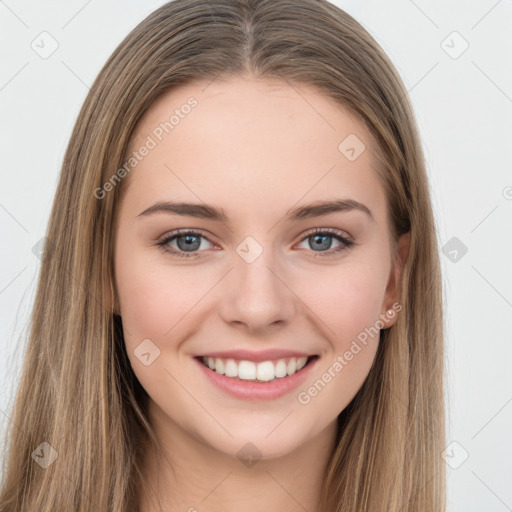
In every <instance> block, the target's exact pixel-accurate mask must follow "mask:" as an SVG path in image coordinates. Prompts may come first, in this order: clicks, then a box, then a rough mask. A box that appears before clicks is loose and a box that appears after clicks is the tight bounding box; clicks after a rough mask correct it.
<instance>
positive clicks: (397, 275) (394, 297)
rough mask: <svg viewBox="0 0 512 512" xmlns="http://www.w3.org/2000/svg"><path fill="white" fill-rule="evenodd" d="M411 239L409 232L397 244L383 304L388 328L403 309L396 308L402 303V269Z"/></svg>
mask: <svg viewBox="0 0 512 512" xmlns="http://www.w3.org/2000/svg"><path fill="white" fill-rule="evenodd" d="M410 239H411V237H410V232H409V231H408V232H407V233H404V234H403V235H402V236H400V238H399V239H398V242H397V246H396V251H395V258H394V259H393V263H392V265H391V271H390V276H389V281H388V286H387V288H386V294H385V300H384V303H383V312H382V314H383V315H384V316H385V317H386V328H388V327H391V326H392V325H393V324H394V323H395V321H396V317H397V314H396V313H397V311H399V310H400V309H402V308H401V305H400V309H398V308H396V307H395V305H396V304H397V303H399V301H400V297H399V288H400V281H401V275H402V268H403V266H404V263H405V261H406V259H407V256H408V254H409V244H410Z"/></svg>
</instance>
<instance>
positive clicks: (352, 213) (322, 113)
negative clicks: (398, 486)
mask: <svg viewBox="0 0 512 512" xmlns="http://www.w3.org/2000/svg"><path fill="white" fill-rule="evenodd" d="M299 92H300V94H299ZM171 116H173V117H171ZM165 123H167V124H165ZM347 137H348V139H347ZM345 139H346V140H345ZM371 146H372V140H371V137H370V134H369V133H368V132H367V131H366V129H365V128H364V125H363V124H362V123H361V122H360V121H359V120H358V119H357V117H355V116H354V115H352V114H351V113H350V112H349V111H348V110H346V109H344V108H342V107H340V106H339V105H337V104H335V103H334V102H332V100H330V99H328V98H327V97H325V96H324V95H322V94H321V93H320V92H319V91H317V90H315V89H313V88H310V87H305V86H300V87H298V86H294V87H291V86H289V85H288V84H287V83H286V82H276V81H268V80H256V79H253V78H248V77H245V78H242V77H239V78H233V79H230V80H229V81H224V82H215V81H214V82H212V83H209V82H202V83H197V84H193V85H187V86H184V87H182V88H180V89H175V90H173V91H171V92H168V93H166V94H165V95H163V96H161V97H160V98H159V100H158V101H157V102H155V103H154V104H153V105H152V106H151V108H150V109H149V110H148V111H147V112H146V113H145V115H144V117H143V118H142V120H141V122H140V123H139V125H138V126H137V129H136V131H135V133H134V135H133V137H132V139H131V143H130V148H129V154H130V155H132V153H133V152H137V155H138V156H136V158H137V160H136V161H135V160H133V161H132V165H133V164H134V163H135V164H136V165H134V166H133V168H132V170H131V171H130V173H129V175H128V176H127V177H125V178H124V179H125V182H123V183H122V184H121V186H123V187H126V189H125V190H123V197H122V201H121V204H120V207H119V210H118V212H117V221H116V232H115V256H114V257H115V280H116V287H117V291H118V297H119V305H118V307H119V309H118V313H119V314H120V315H121V317H122V321H123V328H124V335H125V342H126V348H127V352H128V355H129V358H130V362H131V365H132V367H133V370H134V372H135V374H136V376H137V378H138V379H139V381H140V383H141V384H142V386H143V387H144V388H145V390H146V391H147V393H148V394H149V396H150V399H151V400H150V415H151V420H152V422H153V426H154V427H155V429H156V430H157V432H160V433H162V435H165V432H171V431H179V432H181V433H182V435H183V436H185V437H187V436H188V437H190V439H194V440H195V441H196V442H200V443H201V444H202V445H204V446H206V447H209V448H210V449H213V450H215V452H217V453H218V452H223V453H224V454H227V455H231V456H236V455H237V453H238V452H239V450H240V449H241V447H243V446H244V445H246V443H248V442H250V443H252V444H253V445H255V446H256V447H257V449H258V450H259V452H260V454H261V456H262V457H264V458H273V457H278V456H281V455H284V454H286V453H290V452H292V451H293V450H296V449H298V448H299V447H300V446H301V445H303V444H304V443H307V442H308V441H311V440H312V439H313V438H315V437H316V436H319V435H321V434H322V432H326V431H328V430H329V431H331V432H332V429H333V426H334V425H335V422H336V418H337V416H338V415H339V413H340V412H341V411H342V410H343V409H344V408H345V407H346V406H347V404H348V403H349V402H350V401H351V399H352V398H353V397H354V395H355V394H356V393H357V391H358V390H359V389H360V387H361V386H362V384H363V382H364V380H365V379H366V377H367V375H368V373H369V371H370V368H371V365H372V363H373V360H374V357H375V354H376V350H377V347H378V343H379V335H378V330H379V329H380V328H386V327H390V326H391V325H392V324H393V323H394V321H395V319H396V315H397V309H396V303H395V300H396V295H395V291H396V280H397V278H398V275H399V274H398V272H399V269H398V268H397V266H396V265H395V264H394V263H393V261H392V249H393V247H392V246H391V245H390V244H391V242H390V226H389V224H388V217H387V202H386V196H385V193H384V189H383V188H382V186H381V184H380V182H379V180H378V178H377V174H376V171H375V168H376V165H377V164H376V159H375V158H374V155H373V153H372V150H371ZM143 147H145V148H146V150H144V149H142V148H143ZM117 186H120V185H117ZM324 203H325V204H327V206H324V207H322V206H321V205H324ZM155 205H156V206H155ZM186 205H189V206H186ZM190 205H196V206H190ZM400 244H402V241H401V242H400ZM400 247H401V245H400ZM394 303H395V308H393V304H394ZM390 308H391V310H392V313H391V312H390V311H389V310H390ZM388 311H389V312H388ZM376 332H377V334H375V333H376ZM202 356H209V357H210V360H208V359H203V357H202ZM241 361H245V362H241ZM304 362H306V364H305V366H303V365H304ZM208 364H210V366H212V367H213V369H211V368H207V367H206V366H207V365H208ZM297 367H302V368H301V369H299V370H298V371H297ZM223 373H224V374H223ZM283 374H284V375H286V376H284V375H283ZM235 375H238V376H235ZM283 418H284V419H283Z"/></svg>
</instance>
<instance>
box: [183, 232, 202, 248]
mask: <svg viewBox="0 0 512 512" xmlns="http://www.w3.org/2000/svg"><path fill="white" fill-rule="evenodd" d="M183 238H184V239H185V245H184V246H182V244H181V243H180V242H181V241H182V239H183ZM198 238H199V237H198V236H196V235H183V236H181V237H178V247H179V248H180V250H185V251H188V250H191V249H192V250H193V249H198V248H199V245H200V243H198V242H197V239H198ZM194 239H196V240H195V246H194Z"/></svg>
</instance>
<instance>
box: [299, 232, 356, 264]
mask: <svg viewBox="0 0 512 512" xmlns="http://www.w3.org/2000/svg"><path fill="white" fill-rule="evenodd" d="M333 238H334V239H335V240H336V241H337V242H338V243H339V245H338V246H337V247H335V248H334V249H331V246H332V239H333ZM304 242H306V243H308V244H310V247H313V248H316V249H320V251H316V250H313V252H315V253H316V254H315V255H314V256H315V258H316V257H321V258H323V257H327V256H332V255H333V254H336V253H339V252H341V251H344V250H346V249H348V248H350V247H351V246H353V245H355V242H354V241H353V240H350V239H349V238H348V237H347V236H344V235H343V234H342V232H341V231H338V230H336V229H321V228H315V229H314V230H313V231H310V233H309V235H308V236H306V238H304V239H303V240H302V242H301V243H304Z"/></svg>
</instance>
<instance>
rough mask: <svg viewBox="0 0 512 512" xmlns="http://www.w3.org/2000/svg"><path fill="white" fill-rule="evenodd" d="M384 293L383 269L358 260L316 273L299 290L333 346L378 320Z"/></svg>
mask: <svg viewBox="0 0 512 512" xmlns="http://www.w3.org/2000/svg"><path fill="white" fill-rule="evenodd" d="M311 283H313V285H312V284H311ZM384 292H385V284H384V280H383V273H382V269H380V268H378V267H377V266H372V265H366V264H362V263H361V264H356V265H347V266H346V267H340V268H339V269H336V270H334V269H333V268H331V269H329V270H327V271H325V272H323V273H319V274H317V276H316V277H315V279H314V280H310V282H309V285H308V284H306V283H303V288H302V292H301V293H302V296H303V297H304V299H305V300H304V302H305V303H306V304H307V306H309V308H311V310H312V311H313V313H314V314H315V315H316V316H317V317H318V319H319V320H320V322H321V323H322V324H323V325H324V327H325V331H324V332H325V335H326V337H327V338H328V339H329V340H331V343H332V344H333V345H334V348H335V349H338V348H340V349H343V347H344V346H345V345H346V343H347V341H350V340H351V339H352V338H354V337H356V336H357V335H358V334H359V333H360V332H361V331H362V330H364V329H365V328H367V327H370V326H373V325H374V324H375V322H376V320H378V318H379V314H380V312H381V306H382V301H383V297H384ZM317 323H318V322H317Z"/></svg>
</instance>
